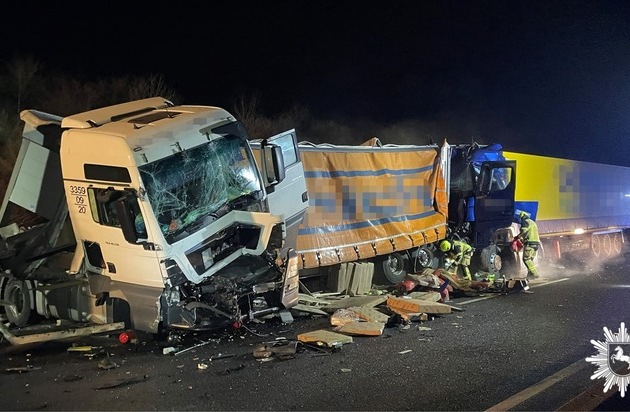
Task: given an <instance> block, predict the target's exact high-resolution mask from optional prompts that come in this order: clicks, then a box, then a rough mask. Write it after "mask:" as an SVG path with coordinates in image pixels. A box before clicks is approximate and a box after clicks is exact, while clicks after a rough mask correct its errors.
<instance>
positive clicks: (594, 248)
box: [591, 235, 602, 257]
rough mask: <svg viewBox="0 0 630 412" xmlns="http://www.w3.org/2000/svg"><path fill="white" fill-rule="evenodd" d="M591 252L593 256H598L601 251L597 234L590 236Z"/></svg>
mask: <svg viewBox="0 0 630 412" xmlns="http://www.w3.org/2000/svg"><path fill="white" fill-rule="evenodd" d="M591 252H593V256H595V257H599V255H601V253H602V242H601V239H600V238H599V236H597V235H592V236H591Z"/></svg>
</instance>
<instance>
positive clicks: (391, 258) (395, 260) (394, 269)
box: [383, 253, 407, 284]
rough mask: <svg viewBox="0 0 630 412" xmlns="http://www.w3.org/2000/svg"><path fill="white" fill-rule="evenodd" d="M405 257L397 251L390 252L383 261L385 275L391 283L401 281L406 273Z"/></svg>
mask: <svg viewBox="0 0 630 412" xmlns="http://www.w3.org/2000/svg"><path fill="white" fill-rule="evenodd" d="M405 263H406V259H405V258H404V257H403V256H402V255H401V254H399V253H392V254H390V255H388V256H387V259H385V260H384V261H383V271H384V272H385V277H386V278H387V280H389V281H390V282H392V283H394V284H395V283H399V282H402V281H403V280H404V278H405V275H406V274H407V270H406V264H405Z"/></svg>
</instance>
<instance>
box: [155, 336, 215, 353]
mask: <svg viewBox="0 0 630 412" xmlns="http://www.w3.org/2000/svg"><path fill="white" fill-rule="evenodd" d="M209 343H216V340H213V339H211V340H207V341H205V342H201V343H198V344H196V345H193V346H191V347H189V348H186V349H182V350H180V351H177V350H176V351H173V352H174V354H175V356H177V355H181V354H182V353H186V352H188V351H189V350H193V349H197V348H199V347H201V346H205V345H207V344H209ZM165 349H166V348H165ZM162 353H164V350H162ZM169 353H171V352H169Z"/></svg>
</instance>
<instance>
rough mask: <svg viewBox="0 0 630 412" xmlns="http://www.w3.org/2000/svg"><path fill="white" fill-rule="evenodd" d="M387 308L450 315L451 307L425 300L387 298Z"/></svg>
mask: <svg viewBox="0 0 630 412" xmlns="http://www.w3.org/2000/svg"><path fill="white" fill-rule="evenodd" d="M387 306H388V307H390V308H396V309H404V310H407V311H409V312H423V313H431V314H441V313H451V307H450V306H449V305H445V304H443V303H438V302H430V301H427V300H419V299H410V298H397V297H393V296H392V297H389V298H388V299H387Z"/></svg>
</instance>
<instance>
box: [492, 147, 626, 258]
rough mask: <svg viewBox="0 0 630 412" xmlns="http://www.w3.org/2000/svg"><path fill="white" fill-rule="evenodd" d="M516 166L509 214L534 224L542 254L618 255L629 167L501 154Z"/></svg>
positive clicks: (553, 256) (560, 255)
mask: <svg viewBox="0 0 630 412" xmlns="http://www.w3.org/2000/svg"><path fill="white" fill-rule="evenodd" d="M504 155H505V157H506V158H507V159H510V160H514V161H516V164H517V166H518V167H517V169H516V194H515V210H516V213H518V212H519V211H520V210H524V211H526V212H528V213H530V214H531V216H532V217H533V218H534V220H536V222H537V223H538V228H539V231H540V235H541V242H542V253H540V252H539V255H540V256H539V257H541V258H542V257H544V258H545V259H551V260H557V259H560V258H561V257H562V255H563V254H565V253H569V252H575V251H577V250H588V249H590V250H591V251H592V254H593V255H594V256H595V257H603V258H606V257H613V256H615V255H619V254H620V253H621V251H622V246H623V243H624V231H625V230H626V229H627V228H630V167H622V166H615V165H609V164H601V163H592V162H584V161H575V160H569V159H561V158H553V157H546V156H537V155H531V154H525V153H516V152H508V151H506V152H504Z"/></svg>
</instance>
